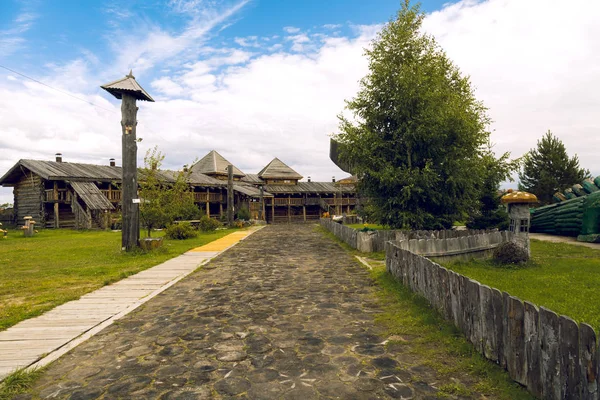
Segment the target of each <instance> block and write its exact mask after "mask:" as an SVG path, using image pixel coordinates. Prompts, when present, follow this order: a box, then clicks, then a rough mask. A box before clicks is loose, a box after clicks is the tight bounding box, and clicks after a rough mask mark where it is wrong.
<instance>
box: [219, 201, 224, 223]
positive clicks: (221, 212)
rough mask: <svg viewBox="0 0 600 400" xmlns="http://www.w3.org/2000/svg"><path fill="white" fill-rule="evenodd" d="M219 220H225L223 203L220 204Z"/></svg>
mask: <svg viewBox="0 0 600 400" xmlns="http://www.w3.org/2000/svg"><path fill="white" fill-rule="evenodd" d="M219 218H221V219H222V218H223V203H219Z"/></svg>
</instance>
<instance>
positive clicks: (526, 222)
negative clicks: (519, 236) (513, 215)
mask: <svg viewBox="0 0 600 400" xmlns="http://www.w3.org/2000/svg"><path fill="white" fill-rule="evenodd" d="M519 232H529V220H528V219H522V220H521V223H520V230H519Z"/></svg>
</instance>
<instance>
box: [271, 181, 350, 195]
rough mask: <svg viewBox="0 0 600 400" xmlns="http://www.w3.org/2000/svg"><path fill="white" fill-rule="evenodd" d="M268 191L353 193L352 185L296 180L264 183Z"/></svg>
mask: <svg viewBox="0 0 600 400" xmlns="http://www.w3.org/2000/svg"><path fill="white" fill-rule="evenodd" d="M264 188H265V190H266V191H268V192H269V193H273V194H278V193H290V194H291V193H354V192H355V189H354V185H336V184H335V183H333V182H298V184H296V185H265V186H264Z"/></svg>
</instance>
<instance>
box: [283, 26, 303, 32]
mask: <svg viewBox="0 0 600 400" xmlns="http://www.w3.org/2000/svg"><path fill="white" fill-rule="evenodd" d="M283 30H284V31H285V32H287V33H298V32H300V28H296V27H294V26H285V27H283Z"/></svg>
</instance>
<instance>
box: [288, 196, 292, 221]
mask: <svg viewBox="0 0 600 400" xmlns="http://www.w3.org/2000/svg"><path fill="white" fill-rule="evenodd" d="M290 198H291V197H290V195H289V194H288V210H287V215H288V224H289V223H290V222H292V215H291V214H290V201H291V200H290Z"/></svg>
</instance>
